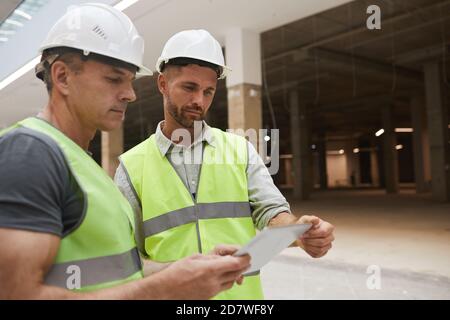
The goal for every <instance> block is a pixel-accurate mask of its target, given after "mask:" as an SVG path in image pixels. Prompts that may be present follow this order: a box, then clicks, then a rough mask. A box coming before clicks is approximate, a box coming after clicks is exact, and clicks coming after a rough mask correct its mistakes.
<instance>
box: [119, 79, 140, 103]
mask: <svg viewBox="0 0 450 320" xmlns="http://www.w3.org/2000/svg"><path fill="white" fill-rule="evenodd" d="M135 100H136V93H135V91H134V88H133V84H132V83H131V82H130V83H129V84H127V85H126V87H125V88H124V89H123V90H122V92H121V96H120V101H125V102H133V101H135Z"/></svg>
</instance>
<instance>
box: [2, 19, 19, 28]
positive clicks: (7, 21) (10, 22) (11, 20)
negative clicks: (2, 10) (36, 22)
mask: <svg viewBox="0 0 450 320" xmlns="http://www.w3.org/2000/svg"><path fill="white" fill-rule="evenodd" d="M5 23H8V24H12V25H15V26H18V27H23V23H21V22H19V21H16V20H13V19H6V20H5Z"/></svg>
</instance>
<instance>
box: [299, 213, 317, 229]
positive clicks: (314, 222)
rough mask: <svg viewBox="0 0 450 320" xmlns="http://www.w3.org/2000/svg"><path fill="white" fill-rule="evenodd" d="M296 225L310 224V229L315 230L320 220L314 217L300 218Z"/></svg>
mask: <svg viewBox="0 0 450 320" xmlns="http://www.w3.org/2000/svg"><path fill="white" fill-rule="evenodd" d="M297 223H311V224H312V227H311V229H313V228H315V227H316V226H317V225H318V224H319V223H320V219H319V218H318V217H316V216H308V215H305V216H301V217H300V219H298V222H297Z"/></svg>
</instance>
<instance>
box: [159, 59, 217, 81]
mask: <svg viewBox="0 0 450 320" xmlns="http://www.w3.org/2000/svg"><path fill="white" fill-rule="evenodd" d="M189 64H196V65H199V66H201V67H206V68H210V69H212V70H214V72H215V73H216V74H217V78H220V75H221V74H222V71H223V67H221V66H219V65H217V64H214V63H211V62H208V61H204V60H199V59H194V58H187V57H178V58H173V59H170V60H169V61H168V62H164V61H163V62H162V63H161V67H160V70H161V73H162V72H163V71H164V68H165V67H166V66H168V65H170V66H179V67H185V66H187V65H189Z"/></svg>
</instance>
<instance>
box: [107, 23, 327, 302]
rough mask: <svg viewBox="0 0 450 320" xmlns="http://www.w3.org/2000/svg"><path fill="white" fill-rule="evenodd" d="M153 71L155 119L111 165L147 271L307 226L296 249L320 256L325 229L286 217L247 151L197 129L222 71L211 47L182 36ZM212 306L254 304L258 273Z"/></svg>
mask: <svg viewBox="0 0 450 320" xmlns="http://www.w3.org/2000/svg"><path fill="white" fill-rule="evenodd" d="M156 69H157V70H158V72H159V73H160V74H159V76H158V88H159V91H160V92H161V94H162V95H163V100H164V121H161V122H160V123H159V125H158V128H157V130H156V133H155V134H153V135H152V136H150V138H148V139H147V140H145V141H144V142H142V143H140V144H139V145H137V146H136V147H134V148H132V149H131V150H128V151H127V152H125V153H124V154H123V155H122V156H121V157H120V161H121V164H120V166H119V167H118V169H117V172H116V176H115V181H116V184H117V185H118V186H119V188H120V190H121V191H122V193H123V194H124V195H125V196H126V198H127V199H128V201H129V202H130V204H131V206H132V207H133V209H134V212H135V221H136V226H137V227H136V229H137V235H138V247H139V249H140V251H141V252H142V253H143V254H144V255H145V256H146V257H147V258H148V259H149V260H150V261H153V267H152V269H153V270H157V268H164V267H165V266H167V265H170V263H172V262H174V261H178V260H179V259H183V258H184V257H186V256H189V255H190V254H193V253H202V252H208V251H209V250H211V249H212V248H214V246H216V245H218V244H222V243H225V244H233V245H237V246H241V245H243V244H245V243H247V242H248V241H249V240H250V239H251V238H252V237H254V236H255V232H256V228H259V229H262V228H264V227H265V226H268V225H271V226H276V225H286V224H294V223H306V222H310V223H312V224H313V228H312V229H311V230H310V231H309V232H308V233H307V234H305V238H304V239H299V240H298V242H297V244H298V246H300V247H302V248H303V249H304V250H305V251H306V252H308V253H309V254H310V255H311V256H313V257H321V256H323V255H324V254H326V252H327V251H328V250H329V249H330V248H331V242H332V241H333V240H334V237H333V229H334V227H333V226H332V225H331V224H329V223H328V222H325V221H322V220H321V219H319V218H317V217H315V216H302V217H301V218H297V217H295V216H294V215H292V214H291V213H290V211H289V205H288V203H287V202H286V199H285V198H284V197H283V196H282V195H281V193H280V191H279V190H278V189H277V188H276V187H275V185H274V184H273V181H272V178H271V177H270V174H269V173H268V171H267V168H266V167H265V165H264V163H263V162H262V160H261V159H260V158H259V155H258V154H257V152H256V150H255V149H254V148H253V146H252V145H251V144H250V143H249V142H248V141H247V140H245V139H244V138H243V137H240V136H237V135H234V134H231V133H227V132H224V131H222V130H219V129H216V128H212V127H209V126H208V125H207V124H206V122H205V121H204V119H205V116H206V113H207V112H208V110H209V107H210V106H211V103H212V100H213V98H214V94H215V91H216V87H217V81H218V79H223V78H225V76H226V74H227V72H229V71H230V69H229V68H228V67H227V66H226V65H225V61H224V57H223V53H222V48H221V46H220V44H219V43H218V42H217V40H216V39H214V38H213V37H212V36H211V34H209V33H208V32H207V31H205V30H186V31H181V32H179V33H177V34H175V35H173V36H172V37H171V38H170V39H169V40H168V41H167V43H166V44H165V46H164V48H163V50H162V53H161V57H160V58H159V59H158V61H157V64H156ZM225 159H227V161H223V160H225ZM211 160H212V161H211ZM230 160H231V161H230ZM235 250H236V249H235ZM228 253H232V250H231V248H229V249H228ZM155 265H156V267H155ZM149 266H152V264H149ZM215 298H217V299H262V298H263V292H262V288H261V282H260V278H259V274H258V273H255V274H248V275H246V277H245V279H244V281H243V284H241V285H240V286H237V285H235V286H233V287H232V288H231V289H230V290H227V291H224V292H222V293H220V294H219V295H217V296H216V297H215Z"/></svg>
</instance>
